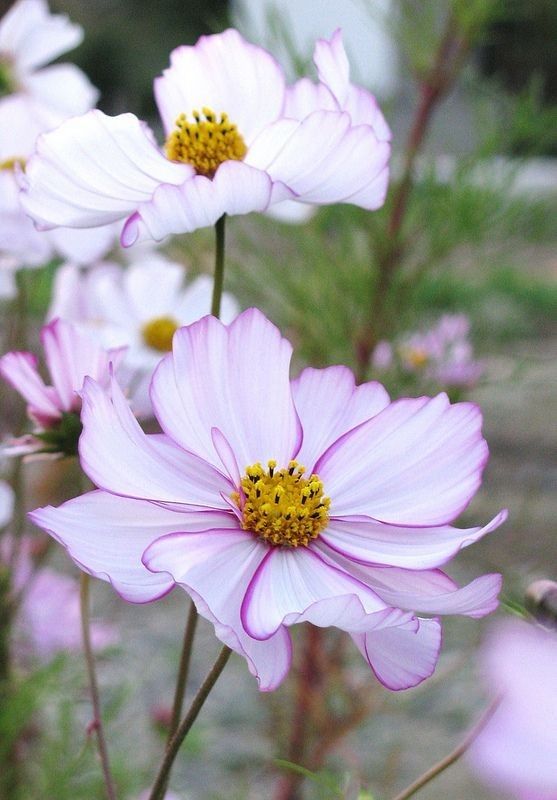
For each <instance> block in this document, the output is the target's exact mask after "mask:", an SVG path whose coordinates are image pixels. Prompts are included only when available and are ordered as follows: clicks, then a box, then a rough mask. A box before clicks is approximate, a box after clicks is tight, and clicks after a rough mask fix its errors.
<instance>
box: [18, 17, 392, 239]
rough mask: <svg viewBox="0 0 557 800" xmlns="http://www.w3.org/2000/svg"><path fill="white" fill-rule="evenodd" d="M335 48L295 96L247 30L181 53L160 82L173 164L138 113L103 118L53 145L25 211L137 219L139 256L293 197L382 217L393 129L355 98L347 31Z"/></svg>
mask: <svg viewBox="0 0 557 800" xmlns="http://www.w3.org/2000/svg"><path fill="white" fill-rule="evenodd" d="M327 47H329V48H330V49H331V51H332V52H334V57H331V58H329V59H328V60H327V58H325V57H324V56H323V55H322V56H321V60H322V61H323V62H324V61H326V60H327V63H328V68H327V69H321V70H320V72H321V81H322V82H321V83H320V84H319V85H318V87H317V88H315V87H314V86H313V85H312V84H309V83H308V84H307V86H306V85H304V86H298V85H297V86H295V87H293V88H292V90H289V89H288V88H287V86H286V83H285V78H284V74H283V72H282V70H281V68H280V67H279V65H278V64H277V62H276V61H275V60H274V59H273V58H272V56H271V55H270V54H269V53H268V52H267V51H266V50H263V49H262V48H260V47H256V46H255V45H253V44H250V43H248V42H246V41H245V40H244V39H243V38H242V37H241V36H240V34H239V33H238V32H237V31H235V30H227V31H225V32H224V33H221V34H217V35H214V36H203V37H201V38H200V39H199V41H198V42H197V44H196V45H195V46H183V47H178V48H177V49H176V50H174V51H173V52H172V54H171V66H170V68H169V69H167V70H165V72H164V74H163V75H162V76H161V77H159V78H157V79H156V81H155V96H156V100H157V104H158V107H159V111H160V114H161V118H162V122H163V126H164V129H165V133H166V143H165V149H164V153H163V152H161V150H160V149H159V147H158V145H157V144H156V142H155V140H154V137H153V134H152V133H151V131H150V130H149V129H148V128H147V126H146V125H145V124H144V123H142V122H140V121H139V120H138V119H137V118H136V117H135V116H133V115H132V114H123V115H121V116H118V117H108V116H106V115H104V114H102V113H101V112H100V111H92V112H90V113H89V114H86V115H84V116H82V117H79V118H77V119H73V120H70V121H68V122H66V123H64V124H63V125H61V126H60V127H59V128H58V129H57V130H56V131H54V132H52V133H50V134H46V135H45V136H43V137H41V138H40V139H39V141H38V143H37V155H36V156H34V157H33V158H32V159H31V161H30V162H29V164H28V167H27V170H26V176H25V182H24V194H23V197H22V202H23V204H24V206H25V208H26V209H27V211H28V212H29V213H30V214H31V216H32V217H33V218H34V219H35V220H36V221H37V223H38V224H39V225H40V226H41V227H43V228H52V227H56V226H68V227H74V228H84V227H93V226H97V225H104V224H107V223H109V222H114V221H116V220H126V222H125V225H124V228H123V231H122V236H121V241H122V244H123V245H124V246H129V245H131V244H133V243H134V242H136V241H139V240H141V239H155V240H160V239H162V238H164V237H165V236H167V235H168V234H174V233H185V232H188V231H193V230H195V229H196V228H200V227H204V226H207V225H212V224H213V223H215V222H216V221H217V220H218V219H219V218H220V217H221V216H222V215H223V214H225V213H226V214H229V215H233V214H247V213H249V212H251V211H265V210H266V209H267V208H269V206H271V205H272V204H274V203H278V202H281V201H285V200H295V201H298V202H303V203H310V204H317V205H322V204H329V203H339V202H342V203H353V204H355V205H358V206H361V207H363V208H367V209H375V208H378V207H380V206H381V205H382V204H383V202H384V199H385V193H386V190H387V182H388V160H389V155H390V145H389V143H388V142H387V141H386V140H385V137H386V126H385V124H384V120H383V119H382V117H380V115H378V112H377V110H376V108H374V110H373V112H372V110H371V108H368V109H367V110H365V108H364V104H361V105H358V104H357V103H356V102H355V101H353V100H347V99H346V98H345V97H344V94H347V96H348V95H349V96H350V97H352V89H353V87H352V88H351V84H350V83H349V79H348V72H347V62H346V56H345V55H344V56H343V54H344V50H343V48H342V42H341V40H340V34H336V35H335V38H334V41H333V43H332V44H329V43H326V44H324V45H323V46H322V48H321V49H322V50H323V52H324V50H326V49H327ZM329 62H330V63H329ZM354 91H356V90H354ZM341 95H342V96H341ZM321 100H322V102H321ZM345 107H346V108H347V110H343V109H344V108H345ZM356 108H357V110H358V114H357V115H356ZM352 113H353V114H355V115H356V116H355V117H354V118H353V117H352V116H351V114H352Z"/></svg>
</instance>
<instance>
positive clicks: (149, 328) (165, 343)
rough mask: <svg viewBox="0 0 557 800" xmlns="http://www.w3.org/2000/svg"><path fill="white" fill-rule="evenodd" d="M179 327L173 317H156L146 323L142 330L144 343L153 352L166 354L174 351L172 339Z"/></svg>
mask: <svg viewBox="0 0 557 800" xmlns="http://www.w3.org/2000/svg"><path fill="white" fill-rule="evenodd" d="M179 327H180V326H179V324H178V323H177V322H176V320H175V319H173V317H156V318H155V319H151V320H149V322H146V323H145V325H144V326H143V328H142V330H141V332H142V334H143V341H144V342H145V344H146V345H148V346H149V347H152V348H153V350H160V352H161V353H166V352H168V351H169V350H172V337H173V336H174V334H175V333H176V331H177V330H178V328H179Z"/></svg>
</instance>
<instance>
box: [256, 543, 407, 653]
mask: <svg viewBox="0 0 557 800" xmlns="http://www.w3.org/2000/svg"><path fill="white" fill-rule="evenodd" d="M377 612H386V613H381V614H380V615H379V618H378V623H379V624H382V623H383V620H384V618H385V616H390V612H391V609H388V608H387V606H386V604H385V603H383V602H382V601H381V600H380V599H379V598H378V597H377V595H376V594H375V593H374V592H372V591H370V590H369V589H368V588H367V587H366V586H364V584H362V583H360V582H359V581H358V580H355V579H354V578H353V577H351V576H350V575H349V574H348V573H347V572H345V571H343V570H340V569H337V568H336V567H333V566H331V565H330V564H327V563H325V562H324V561H323V560H322V559H321V558H320V557H319V555H317V554H316V553H314V552H312V550H310V549H308V548H302V547H299V548H295V549H287V548H280V547H275V548H272V549H271V550H270V551H269V553H268V555H267V556H266V557H265V559H264V561H262V563H261V566H260V567H259V569H258V570H257V572H256V573H255V575H254V577H253V580H252V581H251V583H250V585H249V589H248V591H247V593H246V596H245V599H244V602H243V606H242V623H243V625H244V628H245V629H246V631H247V632H248V633H249V634H250V636H253V637H254V638H256V639H266V638H268V637H269V636H272V635H273V634H274V633H275V632H276V631H277V630H278V629H279V628H280V627H281V625H292V624H294V623H296V622H302V621H306V620H307V621H310V622H312V623H313V624H316V625H320V626H328V625H336V626H337V627H339V628H342V629H343V630H358V629H360V630H361V626H364V628H365V629H367V630H369V629H371V628H373V627H374V626H375V624H376V620H375V619H374V617H375V616H376V615H377ZM395 616H398V617H400V616H402V614H398V615H396V614H395Z"/></svg>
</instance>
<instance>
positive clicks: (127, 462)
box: [79, 379, 232, 509]
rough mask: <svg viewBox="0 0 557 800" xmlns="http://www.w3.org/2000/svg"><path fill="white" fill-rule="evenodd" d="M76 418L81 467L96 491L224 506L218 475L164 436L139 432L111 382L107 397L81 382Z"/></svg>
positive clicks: (223, 488) (221, 479)
mask: <svg viewBox="0 0 557 800" xmlns="http://www.w3.org/2000/svg"><path fill="white" fill-rule="evenodd" d="M82 420H83V434H82V436H81V439H80V442H79V452H80V457H81V462H82V467H83V469H84V470H85V472H86V473H87V474H88V475H89V477H90V478H91V480H92V481H94V482H95V483H96V484H97V485H98V486H100V487H101V488H103V489H107V490H108V491H111V492H114V493H115V494H120V495H124V496H128V497H137V498H145V499H147V500H155V501H161V502H167V503H179V504H185V505H188V506H198V507H203V508H209V509H211V508H226V507H227V506H226V504H225V503H223V501H222V499H221V497H220V494H221V492H223V493H224V494H226V495H229V494H230V493H231V491H232V488H231V486H230V484H229V482H228V481H227V480H226V479H225V478H224V476H222V475H221V474H220V473H218V472H217V471H216V470H215V469H213V468H212V467H211V466H210V465H209V464H207V463H206V462H204V461H203V460H201V459H200V458H197V457H196V456H194V455H191V454H190V453H186V452H184V451H181V450H180V449H179V448H178V447H176V446H175V445H174V443H173V442H172V441H167V440H165V437H160V436H157V435H150V436H148V435H146V434H145V433H143V431H142V430H141V428H140V426H139V423H138V422H137V420H136V419H135V417H134V416H133V414H132V413H131V411H130V409H129V406H128V404H127V402H126V400H125V398H124V396H123V395H122V392H121V390H120V389H119V387H118V386H117V384H116V382H115V381H113V382H112V386H111V397H109V395H108V394H107V393H106V392H104V391H103V390H102V388H101V387H100V386H99V385H98V384H97V383H95V382H94V381H91V380H90V379H86V381H85V385H84V388H83V411H82Z"/></svg>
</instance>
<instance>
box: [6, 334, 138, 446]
mask: <svg viewBox="0 0 557 800" xmlns="http://www.w3.org/2000/svg"><path fill="white" fill-rule="evenodd" d="M41 341H42V345H43V348H44V353H45V360H46V364H47V367H48V371H49V373H50V378H51V381H52V384H50V385H47V384H45V382H44V381H43V379H42V377H41V375H40V373H39V370H38V359H37V357H36V356H35V355H34V354H33V353H28V352H11V353H6V354H5V355H3V356H2V358H0V375H1V376H2V377H3V378H4V380H6V381H7V382H8V383H9V384H11V386H13V388H14V389H16V391H17V392H19V394H20V395H22V397H23V398H24V399H25V400H26V401H27V413H28V416H29V418H30V420H31V421H32V422H33V424H34V425H35V430H34V431H33V434H32V435H30V436H25V437H23V438H22V439H20V440H14V441H13V442H12V445H11V446H8V447H7V448H4V452H5V453H7V454H11V455H23V454H31V453H37V452H43V453H52V454H60V453H66V454H68V455H69V454H71V453H74V452H76V448H77V439H78V437H79V435H80V433H81V422H80V419H79V413H80V410H81V397H80V395H79V392H80V390H81V388H82V386H83V381H84V378H85V377H86V376H90V377H92V378H94V379H95V380H97V381H100V382H101V383H104V384H105V385H106V384H107V383H108V381H109V365H110V364H111V363H112V364H114V365H115V366H116V365H117V364H118V362H119V360H120V359H121V358H122V356H123V353H124V349H123V348H118V349H112V350H105V349H104V348H103V347H101V345H100V344H99V343H98V342H97V341H96V340H95V338H94V337H91V336H90V335H89V334H87V333H85V332H83V331H80V330H78V329H77V328H76V327H75V326H74V325H72V324H71V323H69V322H65V321H64V320H54V321H53V322H51V323H50V324H48V325H45V326H44V327H43V329H42V331H41Z"/></svg>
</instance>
